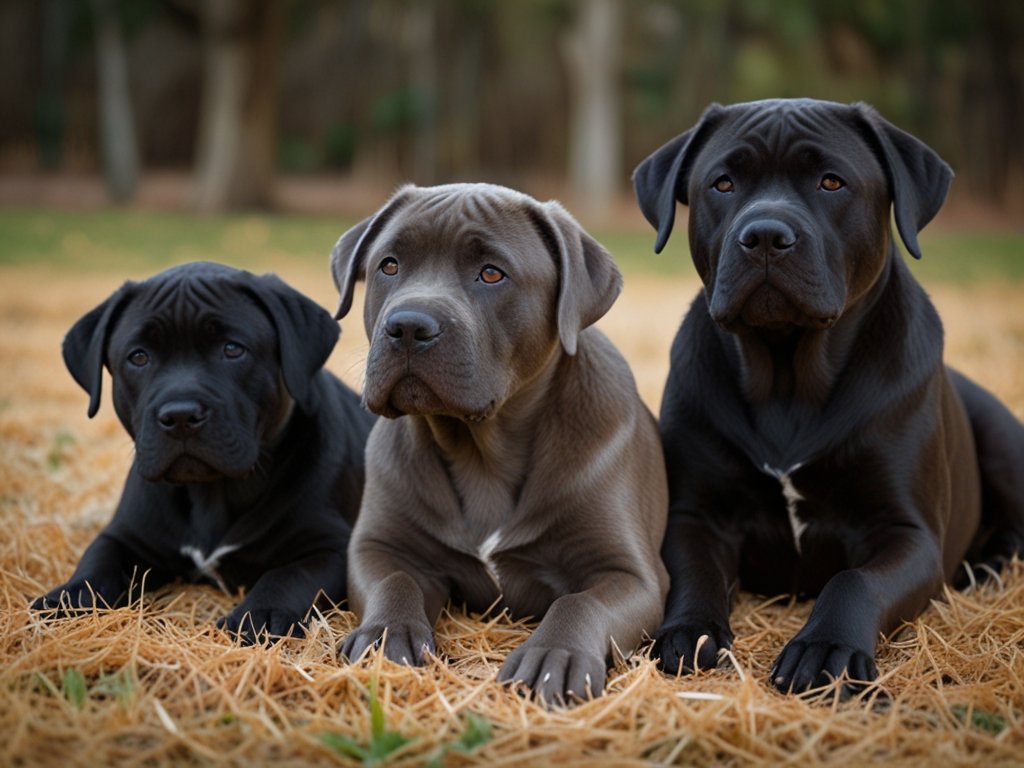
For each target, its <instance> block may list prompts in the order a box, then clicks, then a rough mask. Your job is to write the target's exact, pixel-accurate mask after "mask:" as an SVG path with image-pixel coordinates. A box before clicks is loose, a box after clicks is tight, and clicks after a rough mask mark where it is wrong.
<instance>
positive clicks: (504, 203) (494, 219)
mask: <svg viewBox="0 0 1024 768" xmlns="http://www.w3.org/2000/svg"><path fill="white" fill-rule="evenodd" d="M539 217H540V214H539V212H538V211H537V209H536V206H534V205H532V204H531V203H530V201H529V198H527V197H526V196H525V195H522V194H520V193H517V192H514V191H512V190H506V189H504V188H502V187H494V186H492V185H450V186H442V187H435V188H431V189H427V190H420V191H418V192H417V194H416V195H414V196H413V197H412V199H411V200H410V201H409V202H408V203H406V204H405V205H404V206H403V207H402V209H401V210H400V211H399V212H398V214H397V215H396V216H394V217H393V218H392V220H391V221H390V222H389V223H388V225H387V226H386V227H385V228H384V230H383V231H382V233H381V236H380V237H379V238H378V239H377V241H376V243H375V251H376V252H377V253H379V254H380V255H396V256H403V257H406V258H408V257H414V256H424V257H428V256H439V255H442V254H456V255H457V254H461V253H470V254H472V253H473V252H479V251H484V252H495V253H500V254H502V255H504V256H506V257H507V258H509V259H514V258H515V256H516V254H519V253H522V252H523V251H524V250H527V249H530V250H537V249H538V248H540V247H542V246H543V242H542V240H541V230H540V226H541V224H540V220H539Z"/></svg>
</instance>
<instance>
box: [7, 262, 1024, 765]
mask: <svg viewBox="0 0 1024 768" xmlns="http://www.w3.org/2000/svg"><path fill="white" fill-rule="evenodd" d="M279 271H280V273H281V274H282V276H284V277H285V278H286V279H287V280H289V281H291V282H292V283H294V284H295V285H296V286H297V287H299V288H301V289H303V290H305V291H307V292H309V293H310V294H311V295H313V296H314V297H315V298H317V299H318V300H319V301H321V302H322V303H323V304H325V305H327V306H330V305H331V304H332V302H333V301H334V296H333V294H332V293H331V287H330V284H329V281H327V280H326V279H325V274H321V273H320V272H319V271H316V272H314V271H312V270H311V269H307V268H296V269H289V268H284V267H283V268H281V269H280V270H279ZM133 276H135V277H141V276H142V275H133ZM123 277H124V275H115V274H113V273H109V272H104V273H101V274H87V273H83V272H80V271H79V272H60V273H55V272H53V271H50V272H47V271H44V270H42V269H35V270H34V269H27V268H22V269H14V268H2V269H0V362H2V373H0V765H108V764H152V765H166V764H174V765H178V764H189V763H199V764H214V763H229V764H245V765H263V764H275V765H289V764H292V765H299V764H301V765H305V764H338V763H344V764H358V763H359V760H358V759H356V758H351V757H345V756H344V755H343V752H344V751H345V750H346V747H345V746H344V744H347V743H348V742H345V740H344V739H343V738H341V737H345V736H347V737H349V738H350V739H351V740H352V742H354V743H355V744H357V745H367V744H368V743H369V742H370V741H372V742H373V744H374V745H376V746H377V747H378V748H380V749H381V750H387V749H388V748H391V747H396V745H400V746H397V748H395V749H394V751H391V752H390V754H389V756H388V758H387V759H388V760H389V761H391V762H393V763H394V764H396V765H420V764H424V763H427V762H429V761H431V760H433V761H435V764H444V765H453V766H458V765H519V766H524V765H599V764H604V765H641V764H651V763H654V764H682V765H692V764H697V765H706V764H723V765H760V764H771V765H777V764H785V763H795V764H800V765H811V766H813V765H825V764H829V765H844V766H847V765H859V764H866V763H872V762H884V763H886V764H887V765H890V766H899V765H922V764H941V765H968V764H971V765H986V766H991V765H1022V764H1024V650H1022V647H1024V569H1022V568H1021V566H1020V565H1019V564H1017V565H1016V566H1015V567H1014V568H1013V569H1012V571H1011V572H1010V573H1006V574H1004V576H1003V579H1002V581H1001V583H1000V584H997V585H993V586H986V587H984V588H981V589H976V590H973V591H969V592H967V593H964V594H949V595H946V597H945V598H944V599H939V600H936V601H935V602H934V603H933V605H932V607H931V608H930V609H929V610H928V611H927V612H926V613H925V614H924V615H923V616H922V617H921V618H920V619H919V620H918V621H916V622H914V623H912V624H909V625H907V626H905V627H903V628H902V629H901V630H900V631H899V632H897V633H896V634H895V635H894V636H893V637H892V638H890V639H888V640H887V641H886V642H883V643H882V644H881V646H880V651H879V659H878V666H879V670H880V672H881V677H880V679H879V681H878V685H877V686H876V687H874V688H872V689H870V690H869V691H868V692H867V693H866V694H865V695H864V696H863V697H862V698H860V699H858V700H854V701H851V702H848V703H843V704H837V703H835V702H834V701H833V700H832V699H831V698H830V697H829V696H828V695H827V693H826V695H825V696H824V697H823V698H821V699H819V700H816V701H805V700H802V699H799V698H794V697H787V696H782V695H780V694H778V693H776V692H774V691H773V690H772V689H770V688H769V687H768V686H767V685H766V684H765V679H766V676H767V671H768V669H769V667H770V665H771V663H772V661H773V659H774V657H775V655H776V654H777V653H778V651H779V650H780V649H781V647H782V645H783V643H784V642H785V640H786V639H787V638H788V637H789V636H791V635H792V634H793V633H794V632H795V631H796V630H797V629H798V628H799V627H800V625H801V623H802V621H803V620H804V619H805V618H806V616H807V613H808V610H809V605H807V604H794V603H792V602H790V601H788V600H786V599H775V600H772V599H767V598H763V597H758V596H753V595H747V594H744V595H742V596H741V599H740V601H739V605H738V606H737V609H736V611H735V613H734V617H733V627H734V629H735V632H736V638H737V639H736V644H735V648H734V650H733V654H732V656H731V657H730V658H729V659H728V660H727V661H726V663H725V664H724V666H723V667H722V668H720V669H719V670H717V671H714V672H712V673H709V674H702V675H699V676H697V677H690V678H683V679H672V678H669V677H666V676H663V675H662V674H660V673H659V672H658V670H657V669H656V668H655V667H654V666H653V664H652V663H651V662H650V661H649V660H647V659H646V658H644V657H643V656H633V657H631V658H629V659H626V660H623V661H619V663H617V664H616V665H615V667H614V668H613V669H612V670H611V671H610V672H609V676H608V682H607V687H606V690H607V693H606V695H605V696H604V697H603V698H600V699H597V700H595V701H592V702H588V703H586V704H583V705H581V706H577V707H575V708H571V709H551V710H547V709H545V708H543V707H541V706H539V705H537V704H536V703H534V702H531V701H529V700H527V699H524V698H522V697H520V696H518V695H516V694H515V693H514V692H511V691H509V690H507V689H505V688H503V687H501V686H499V685H498V684H497V683H496V682H495V680H494V678H495V674H496V672H497V670H498V667H499V665H500V663H501V661H502V660H503V659H504V657H505V656H506V654H507V653H508V652H509V650H510V649H512V648H513V647H515V646H516V644H518V643H520V642H521V641H522V640H523V639H524V637H525V634H526V632H527V628H526V627H524V626H523V625H520V624H515V623H512V622H510V621H508V620H507V619H505V618H504V617H500V616H499V617H484V618H482V617H477V616H467V615H465V614H464V613H463V612H462V611H460V610H458V609H457V608H453V609H452V610H451V611H450V613H446V614H445V616H444V617H443V619H442V621H441V622H440V624H439V627H438V648H439V651H440V654H441V659H439V660H437V661H435V662H433V663H431V664H430V665H428V666H427V667H425V668H422V669H407V668H401V667H396V666H393V665H391V664H390V663H387V662H384V661H382V660H381V659H380V658H373V659H370V660H368V661H366V662H364V663H361V664H357V665H353V666H346V665H343V664H340V663H339V662H338V661H337V659H336V656H335V649H336V647H337V645H338V643H339V641H340V640H341V639H342V638H343V637H344V635H345V633H346V632H348V631H349V630H350V629H351V628H352V626H353V621H354V617H353V616H352V615H351V614H350V613H347V612H346V611H344V610H332V611H330V612H328V613H326V615H322V616H317V617H315V619H314V620H313V622H312V625H311V629H310V632H309V636H308V637H306V638H305V639H301V640H299V639H295V640H288V641H285V642H282V643H280V644H278V645H275V646H271V647H257V648H243V647H239V646H238V645H237V644H235V643H234V642H233V641H232V640H231V639H230V638H229V637H228V636H226V635H225V634H223V633H221V632H219V631H217V630H216V629H214V628H213V622H214V620H215V619H216V617H217V616H219V615H220V614H222V613H224V612H225V611H226V610H227V608H228V606H229V605H230V604H231V600H230V599H229V598H228V597H226V596H224V595H221V594H219V593H218V592H217V591H216V590H215V589H214V588H212V587H189V588H174V589H169V590H165V591H162V592H160V593H157V594H153V595H147V596H146V598H145V599H144V600H143V601H142V602H141V604H138V605H135V606H133V607H131V608H126V609H121V610H117V611H110V612H98V613H95V614H94V615H90V616H86V617H83V618H79V619H75V620H66V621H58V622H53V623H44V622H42V621H40V620H39V619H38V618H37V617H35V616H32V615H30V613H29V611H28V609H27V602H28V600H29V598H31V597H33V596H35V595H38V594H40V593H41V592H43V591H44V590H45V589H47V588H49V587H51V586H53V585H55V584H57V583H59V582H60V581H62V580H63V579H64V578H66V577H67V576H68V575H69V574H70V572H71V570H72V568H73V567H74V564H75V562H76V561H77V559H78V557H79V555H80V554H81V552H82V550H83V548H84V547H85V546H86V544H87V543H88V542H89V541H90V539H91V538H92V537H93V536H94V535H95V533H96V531H97V530H98V529H99V527H100V526H101V525H102V524H103V523H104V521H105V520H106V519H107V518H108V517H109V515H110V513H111V511H112V509H113V506H114V504H115V501H116V498H117V495H118V493H119V490H120V483H121V481H122V479H123V475H124V472H125V470H126V469H127V467H128V465H129V462H130V460H131V444H130V442H129V440H128V438H127V437H126V436H125V435H124V433H123V432H122V430H121V428H120V427H119V425H118V424H117V423H116V420H115V418H114V416H113V413H112V409H111V407H110V404H109V401H105V402H104V405H103V408H102V410H101V412H100V415H99V416H98V417H97V418H96V419H95V420H94V421H91V422H90V421H88V420H87V419H86V417H85V410H86V398H85V395H84V393H82V392H81V391H80V390H78V389H77V387H76V385H75V384H74V383H73V382H72V381H71V379H70V377H69V376H68V375H67V373H66V372H65V371H64V369H63V365H62V363H61V360H60V355H59V343H60V339H61V337H62V335H63V333H64V331H65V330H66V329H67V327H68V326H69V325H70V324H71V322H72V321H73V320H74V319H76V318H77V317H78V316H79V314H80V313H82V312H84V311H85V310H87V309H89V308H91V307H92V306H93V305H94V304H95V303H96V302H98V301H99V300H101V299H102V298H104V297H105V296H106V295H107V293H109V292H110V291H111V290H112V289H113V288H114V287H116V285H117V284H118V283H119V281H120V280H121V279H122V278H123ZM695 288H696V286H695V285H694V284H693V283H692V282H686V281H685V280H680V279H668V280H656V279H653V278H637V279H633V280H630V281H629V282H628V284H627V289H626V291H625V293H624V295H623V297H622V299H621V300H620V302H619V303H618V304H617V305H616V307H615V309H614V310H613V312H612V314H611V315H610V316H609V317H608V318H607V319H606V320H605V321H603V326H604V328H605V329H606V330H607V331H608V332H609V333H610V334H611V335H612V336H613V337H614V339H615V340H616V341H617V342H618V343H619V345H620V346H621V347H622V349H623V350H624V351H625V353H626V355H627V357H628V358H629V359H630V361H631V362H632V364H633V366H634V368H635V370H636V372H637V377H638V380H639V383H640V387H641V391H642V393H643V395H644V397H645V398H646V399H647V400H648V402H649V403H650V404H651V405H652V407H655V408H656V407H657V402H658V399H659V397H660V389H661V384H662V382H663V380H664V376H665V373H666V368H667V351H666V350H667V347H668V343H669V340H670V338H671V336H672V334H673V333H674V331H675V328H676V326H677V324H678V321H679V318H680V316H681V314H682V312H683V309H684V307H685V306H686V305H688V303H689V301H690V297H691V296H692V295H693V293H694V291H695ZM932 292H933V295H934V297H935V299H936V302H937V303H938V305H939V308H940V311H941V312H942V313H943V315H944V317H945V320H946V326H947V338H948V345H947V349H948V359H949V360H951V361H953V362H955V363H956V364H957V365H959V366H960V367H961V368H963V369H964V370H966V371H967V372H968V373H970V374H972V375H974V376H976V377H977V378H979V379H981V380H982V381H984V382H985V383H986V384H987V385H988V386H990V387H991V388H992V389H994V390H995V391H996V392H997V393H999V395H1000V396H1002V397H1003V398H1004V399H1005V400H1006V401H1007V402H1009V403H1010V405H1011V407H1012V408H1013V409H1014V411H1015V412H1016V413H1017V414H1018V415H1024V313H1022V312H1021V310H1020V299H1021V289H1020V288H1019V287H1016V288H1015V287H1013V286H994V285H989V286H981V287H973V288H952V287H950V288H946V287H941V286H934V287H933V290H932ZM353 317H356V318H358V317H359V314H358V313H354V315H353ZM363 338H364V337H363V333H362V329H361V328H360V327H359V325H358V321H355V322H353V321H349V322H348V323H347V327H346V332H345V335H344V338H343V341H342V344H341V346H340V347H339V349H338V351H337V352H336V353H335V355H334V357H333V358H332V363H331V367H332V368H333V369H334V370H335V371H337V372H338V373H340V374H342V375H343V376H344V377H346V378H347V379H348V380H350V381H352V382H353V383H356V384H358V380H359V376H360V364H361V359H362V355H363V354H364V352H365V342H364V341H363ZM107 391H108V392H109V389H108V390H107ZM1022 471H1024V468H1022ZM371 692H372V694H373V695H374V696H375V697H376V698H377V700H378V702H379V704H378V706H379V712H380V713H381V714H382V716H383V720H382V721H378V723H377V726H376V736H375V737H373V736H372V732H373V727H372V723H371V720H372V718H371V707H370V703H369V700H370V696H371ZM481 718H482V719H481ZM325 734H326V735H325ZM394 734H401V738H399V737H396V736H394ZM339 750H341V751H339ZM349 751H351V750H349ZM365 763H366V764H373V762H372V756H370V757H367V758H366V759H365Z"/></svg>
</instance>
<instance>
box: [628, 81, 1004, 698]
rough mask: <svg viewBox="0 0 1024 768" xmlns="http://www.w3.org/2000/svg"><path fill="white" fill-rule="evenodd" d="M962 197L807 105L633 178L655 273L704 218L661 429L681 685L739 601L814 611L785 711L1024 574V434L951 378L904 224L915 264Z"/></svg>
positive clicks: (909, 143) (861, 126)
mask: <svg viewBox="0 0 1024 768" xmlns="http://www.w3.org/2000/svg"><path fill="white" fill-rule="evenodd" d="M951 179H952V172H951V171H950V169H949V167H948V166H947V165H946V164H945V163H944V162H943V161H942V160H941V159H940V158H939V157H938V155H936V154H935V153H934V152H933V151H932V150H931V149H929V148H928V147H927V146H925V145H924V144H923V143H921V142H920V141H918V140H917V139H916V138H914V137H912V136H910V135H909V134H907V133H904V132H903V131H901V130H899V129H898V128H896V127H895V126H893V125H891V124H890V123H888V122H886V121H885V120H883V119H882V118H881V117H879V115H878V114H877V113H876V112H875V111H874V110H873V109H871V108H870V107H867V106H865V105H858V104H855V105H849V106H848V105H840V104H834V103H829V102H819V101H810V100H793V101H789V100H777V101H764V102H756V103H751V104H738V105H734V106H729V107H722V106H719V105H713V106H712V107H710V108H709V109H708V110H707V111H706V112H705V114H704V115H703V117H702V118H701V120H700V122H699V123H698V124H697V125H696V126H694V127H693V128H692V129H690V130H688V131H687V132H685V133H684V134H682V135H681V136H679V137H677V138H676V139H673V140H672V141H671V142H669V143H668V144H666V145H665V146H663V147H662V148H661V149H659V150H657V151H656V152H655V153H654V154H652V155H651V156H650V157H648V158H647V159H646V160H645V161H644V162H643V163H642V164H641V165H640V166H639V167H638V168H637V170H636V173H635V176H634V182H635V186H636V192H637V197H638V199H639V203H640V207H641V209H642V210H643V212H644V215H645V216H646V217H647V219H648V220H649V221H650V222H651V223H652V224H653V225H654V227H655V228H656V229H657V230H658V237H657V244H656V246H655V250H656V251H660V250H661V249H662V248H663V247H664V245H665V242H666V241H667V240H668V237H669V234H670V233H671V231H672V225H673V219H674V216H675V206H676V202H677V201H678V202H681V203H683V204H684V205H688V206H689V208H690V217H689V234H690V249H691V253H692V257H693V262H694V264H695V265H696V268H697V271H698V273H699V274H700V277H701V279H702V281H703V283H704V290H703V291H702V293H701V294H700V295H699V296H698V297H697V299H696V300H695V301H694V303H693V305H692V307H691V310H690V312H689V313H688V315H687V316H686V319H685V321H684V322H683V325H682V327H681V328H680V330H679V333H678V335H677V336H676V339H675V342H674V344H673V347H672V364H671V372H670V374H669V379H668V382H667V385H666V389H665V396H664V401H663V405H662V411H661V430H662V438H663V441H664V445H665V456H666V461H667V465H668V470H669V485H670V496H671V502H670V520H669V529H668V534H667V537H666V540H665V545H664V549H663V555H664V558H665V561H666V564H667V566H668V569H669V573H670V575H671V578H672V587H671V591H670V594H669V598H668V604H667V610H666V617H665V622H664V624H663V625H662V627H661V629H660V630H659V631H658V633H657V636H656V653H657V654H658V655H660V657H661V662H662V667H663V669H665V670H666V671H670V672H675V671H676V670H677V669H680V668H683V669H686V670H690V669H692V668H693V667H694V666H695V665H696V666H698V667H704V668H707V667H709V666H713V665H714V663H715V659H716V655H717V654H718V651H719V650H720V649H723V648H727V647H728V646H729V645H730V643H731V642H732V637H733V636H732V632H731V629H730V626H729V610H730V603H731V599H732V595H733V592H734V589H735V587H736V584H737V580H738V581H739V583H740V584H741V585H742V586H743V587H744V588H746V589H750V590H753V591H756V592H760V593H766V594H777V593H785V592H790V593H795V594H799V595H817V596H818V599H817V602H816V604H815V606H814V608H813V610H812V612H811V616H810V619H809V620H808V622H807V624H806V625H805V626H804V628H803V629H802V630H801V631H800V632H799V633H798V634H797V635H796V637H794V638H793V639H792V640H791V641H790V642H789V643H788V644H787V645H786V647H785V648H784V649H783V650H782V653H781V654H780V655H779V657H778V660H777V661H776V663H775V666H774V668H773V670H772V673H771V679H772V682H773V683H774V684H775V685H776V686H777V687H778V688H779V689H781V690H784V691H787V690H795V691H802V690H806V689H808V688H812V687H818V686H821V685H824V684H826V683H828V682H829V680H830V679H832V678H838V677H840V676H841V675H844V674H845V675H847V677H848V678H849V679H851V680H856V681H867V680H871V679H874V677H875V676H876V674H877V673H876V669H875V664H874V650H875V643H876V641H877V640H878V638H879V635H880V633H883V632H887V631H890V630H892V629H893V628H895V627H896V626H897V625H898V624H899V623H900V622H901V621H904V620H910V619H913V618H914V617H915V616H917V615H918V614H919V613H920V612H921V611H922V610H923V609H924V608H925V607H926V606H927V605H928V601H929V599H930V598H932V597H935V596H936V595H937V594H938V593H939V592H940V590H941V587H942V584H943V583H944V582H947V581H950V580H952V579H953V578H954V576H955V575H956V573H957V570H958V568H960V567H961V564H962V561H964V559H965V558H966V559H968V560H970V561H971V562H979V561H980V562H983V563H986V564H987V565H989V566H992V567H996V566H998V565H999V564H1001V563H1002V562H1003V561H1005V560H1006V559H1007V558H1009V557H1011V556H1012V555H1013V553H1014V552H1019V551H1021V548H1022V544H1024V428H1022V426H1021V424H1020V423H1019V422H1018V421H1017V420H1016V419H1015V418H1014V417H1013V415H1012V414H1010V413H1009V412H1008V411H1007V410H1006V408H1004V407H1003V406H1002V405H1001V404H999V402H998V401H996V399H995V398H994V397H993V396H992V395H990V394H989V393H987V392H986V391H984V390H983V389H981V388H980V387H978V386H976V385H975V384H972V383H971V382H969V381H968V380H966V379H965V378H963V377H962V376H960V375H958V374H956V373H954V372H952V371H950V370H948V369H947V368H946V367H945V366H944V364H943V357H942V354H943V353H942V338H943V335H942V326H941V324H940V322H939V318H938V316H937V315H936V312H935V309H934V307H933V306H932V304H931V302H930V301H929V299H928V297H927V296H926V295H925V292H924V291H923V290H922V288H921V286H920V285H919V284H918V283H917V282H916V281H915V280H914V278H913V277H912V276H911V274H910V271H909V270H908V268H907V266H906V264H905V263H904V262H903V260H902V259H901V258H900V255H899V253H898V249H897V246H896V243H895V239H894V237H893V235H892V231H891V227H890V215H891V214H892V213H895V219H896V226H897V228H898V230H899V234H900V237H901V238H902V240H903V243H904V245H905V246H906V248H907V250H908V251H910V253H911V254H912V255H913V256H915V257H920V249H919V246H918V242H917V233H918V232H919V231H920V229H921V228H922V227H923V226H924V225H925V224H927V223H928V222H929V221H930V220H931V219H932V217H933V216H934V215H935V214H936V212H937V211H938V210H939V207H940V206H941V205H942V203H943V201H944V199H945V196H946V192H947V190H948V187H949V184H950V181H951ZM856 687H857V686H855V685H852V684H849V683H846V684H844V685H843V688H842V693H843V694H844V695H847V694H849V693H850V692H851V691H853V690H855V689H856Z"/></svg>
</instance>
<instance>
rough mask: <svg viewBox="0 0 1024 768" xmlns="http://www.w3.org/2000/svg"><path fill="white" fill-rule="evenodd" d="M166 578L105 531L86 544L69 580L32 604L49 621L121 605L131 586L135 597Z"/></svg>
mask: <svg viewBox="0 0 1024 768" xmlns="http://www.w3.org/2000/svg"><path fill="white" fill-rule="evenodd" d="M167 581H168V577H167V576H165V575H163V574H161V573H160V572H158V571H156V570H154V569H152V565H151V564H149V563H147V562H146V561H145V560H144V558H142V557H140V556H139V554H138V553H137V552H135V551H134V550H133V549H131V548H130V547H128V546H127V545H125V544H124V543H123V542H122V541H120V540H119V539H118V538H116V537H114V536H112V535H110V533H108V532H107V531H106V530H104V531H101V532H100V535H99V536H97V537H96V539H95V540H94V541H93V542H92V544H90V545H89V546H88V547H87V548H86V550H85V553H84V554H83V555H82V559H81V560H80V561H79V563H78V567H77V568H75V572H74V573H73V574H72V575H71V578H70V579H68V581H67V582H66V583H64V584H61V585H60V586H59V587H57V588H56V589H52V590H50V591H49V592H47V593H46V594H45V595H43V596H42V597H39V598H37V599H36V600H34V601H33V602H32V609H33V610H36V611H52V612H53V613H52V616H53V618H62V617H65V616H70V615H73V614H75V613H77V612H79V611H82V610H89V609H92V608H94V607H96V608H105V607H110V608H116V607H119V606H122V605H125V604H126V603H127V602H128V601H129V598H130V597H131V595H129V589H130V588H131V587H133V586H134V588H135V589H136V590H137V591H138V593H139V594H141V592H142V587H143V585H144V586H145V587H146V589H150V590H152V589H155V588H157V587H160V586H163V585H164V584H166V583H167Z"/></svg>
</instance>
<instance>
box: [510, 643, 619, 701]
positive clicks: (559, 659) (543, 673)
mask: <svg viewBox="0 0 1024 768" xmlns="http://www.w3.org/2000/svg"><path fill="white" fill-rule="evenodd" d="M606 671H607V667H606V665H605V660H604V658H603V657H601V656H597V655H595V654H590V653H585V652H583V651H574V650H569V649H567V648H554V647H548V646H540V645H534V646H531V645H530V644H529V642H527V643H524V644H523V645H521V646H520V647H519V648H516V650H514V651H512V653H510V654H509V656H508V658H507V659H506V660H505V663H504V664H503V665H502V667H501V671H500V672H499V673H498V681H499V682H502V683H522V684H524V685H525V686H526V687H528V688H529V689H530V690H531V691H533V693H534V694H535V695H537V696H539V697H540V698H541V699H542V700H543V701H544V702H546V703H549V704H551V703H560V704H568V703H570V702H572V701H574V700H575V701H582V700H586V699H589V698H593V697H596V696H600V695H601V693H602V692H603V691H604V677H605V672H606Z"/></svg>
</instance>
